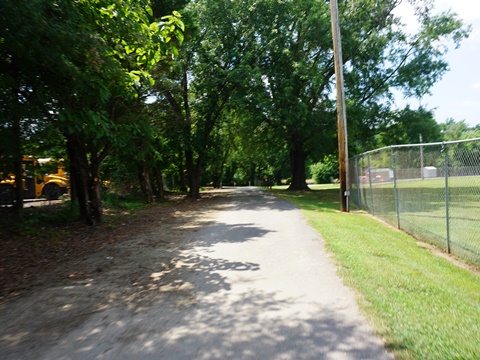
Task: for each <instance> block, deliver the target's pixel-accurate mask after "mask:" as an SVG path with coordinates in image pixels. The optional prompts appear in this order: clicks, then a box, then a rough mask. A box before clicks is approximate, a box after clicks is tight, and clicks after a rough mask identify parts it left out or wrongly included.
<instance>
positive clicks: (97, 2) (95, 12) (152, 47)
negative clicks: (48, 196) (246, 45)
mask: <svg viewBox="0 0 480 360" xmlns="http://www.w3.org/2000/svg"><path fill="white" fill-rule="evenodd" d="M149 4H150V2H149V1H147V0H144V1H133V0H116V1H113V2H112V1H103V0H80V1H76V2H71V1H66V0H57V1H53V2H52V1H46V0H34V1H31V2H25V4H23V5H25V6H19V5H18V2H17V3H15V4H13V2H12V1H9V0H6V1H5V2H2V8H1V10H4V11H0V12H1V13H2V15H3V16H4V17H5V19H6V21H7V22H6V24H7V25H6V28H5V29H2V30H3V33H1V34H0V37H1V38H2V41H1V43H0V46H1V52H2V54H4V55H5V57H4V59H3V62H4V64H2V65H5V67H6V68H7V72H6V75H5V76H4V77H2V95H5V94H8V93H10V94H15V96H17V97H18V96H22V98H21V99H20V100H19V101H17V103H19V104H37V103H38V104H40V105H41V106H40V108H41V109H42V111H43V113H45V114H49V115H51V116H50V118H51V121H54V122H55V123H56V125H57V126H58V127H59V128H60V129H62V131H63V133H64V136H65V137H66V139H67V149H68V154H69V157H70V163H71V167H72V169H71V180H72V191H74V193H75V194H76V195H77V200H78V204H79V207H80V214H81V217H82V219H83V220H84V221H85V222H87V223H89V224H96V223H99V222H100V221H101V213H102V209H101V198H100V191H99V190H100V186H99V185H100V182H99V169H100V164H101V162H102V161H103V159H104V158H105V156H106V155H107V153H108V150H109V148H110V147H111V144H112V143H113V142H114V141H115V140H117V136H118V135H119V134H121V133H119V132H117V130H118V129H119V128H124V127H128V126H130V124H128V123H127V122H122V119H125V117H124V115H125V114H126V113H128V111H129V106H128V105H129V104H130V103H131V102H135V101H136V100H135V99H136V98H137V97H138V92H139V90H140V89H141V87H142V86H150V85H151V83H152V80H151V78H150V75H149V70H150V69H151V67H152V66H153V65H155V63H157V62H158V61H159V60H160V59H161V57H162V56H163V55H164V54H165V53H166V52H167V50H168V48H167V43H168V42H169V41H170V40H171V39H173V38H177V39H180V40H181V38H182V33H181V28H182V26H183V25H182V23H181V22H180V21H179V19H178V18H177V17H176V16H168V17H166V18H164V19H163V21H158V20H155V19H154V18H153V12H152V10H151V8H150V6H149ZM32 10H34V11H32ZM30 15H33V16H31V17H29V16H30ZM16 32H18V33H19V35H21V36H19V37H17V38H15V34H16ZM16 74H22V76H17V75H16ZM12 78H15V79H21V82H19V81H12ZM22 93H24V94H25V96H23V95H21V94H22ZM5 96H6V95H5ZM3 109H6V111H7V110H9V109H7V108H3ZM9 114H10V115H11V116H16V117H18V115H17V112H16V110H12V111H9ZM12 124H14V125H15V122H12ZM123 133H124V134H125V133H126V132H123ZM18 178H19V179H21V177H18ZM20 181H21V180H20Z"/></svg>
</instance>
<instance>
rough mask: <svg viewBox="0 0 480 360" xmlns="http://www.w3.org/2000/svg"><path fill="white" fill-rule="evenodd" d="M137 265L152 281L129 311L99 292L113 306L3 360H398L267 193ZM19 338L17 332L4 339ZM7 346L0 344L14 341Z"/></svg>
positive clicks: (236, 193)
mask: <svg viewBox="0 0 480 360" xmlns="http://www.w3.org/2000/svg"><path fill="white" fill-rule="evenodd" d="M157 235H158V234H157ZM150 236H152V234H151V235H150ZM135 241H137V242H138V241H139V240H138V239H137V240H135ZM142 241H143V242H145V239H143V240H142ZM130 250H131V248H130ZM130 252H131V251H130ZM140 252H141V251H140ZM166 252H167V253H168V254H166ZM139 255H141V256H142V257H143V258H144V259H145V261H144V265H143V266H141V267H140V271H143V272H144V277H148V278H149V279H150V282H149V284H148V286H147V285H145V286H144V287H142V292H132V293H129V294H125V293H123V295H122V296H121V298H122V301H118V298H120V297H115V296H112V291H109V292H108V293H100V294H99V293H98V292H96V293H95V292H93V293H91V294H90V298H92V297H93V298H95V297H97V298H98V299H102V300H103V302H104V303H105V299H104V296H109V297H110V298H109V300H108V301H107V303H108V304H109V306H104V307H100V308H97V309H95V311H92V312H90V313H89V315H88V316H86V317H85V318H82V321H78V324H76V325H75V326H73V327H72V326H70V327H68V331H65V332H61V333H58V334H57V337H56V338H55V339H53V340H52V339H50V341H47V342H46V343H45V344H43V345H42V346H40V345H38V347H30V349H29V350H25V349H24V350H23V352H22V351H20V350H18V349H17V351H13V350H14V349H12V347H10V348H9V351H10V352H9V353H5V354H3V355H2V351H3V350H0V357H2V358H4V359H5V358H7V359H15V358H19V359H20V358H21V359H25V358H32V359H168V360H171V359H292V360H293V359H295V360H298V359H355V360H356V359H376V360H377V359H393V357H392V356H391V355H390V354H388V353H387V352H386V351H385V349H384V347H383V345H382V343H381V341H380V340H379V339H377V338H376V337H375V336H374V335H373V334H372V331H371V329H370V327H369V326H368V325H367V322H366V321H365V319H364V318H363V317H362V316H361V315H360V314H359V311H358V308H357V306H356V304H355V301H354V295H353V293H352V292H351V291H350V290H349V289H347V288H346V287H345V286H343V285H342V282H341V280H340V279H339V278H338V276H337V275H336V273H335V269H334V266H333V264H332V262H331V261H330V259H329V258H328V256H327V255H326V253H325V251H324V248H323V244H322V239H321V237H320V236H319V235H318V234H317V233H316V232H315V231H314V230H313V229H312V228H311V227H310V226H308V225H307V223H306V221H305V219H304V218H303V217H302V215H301V213H300V210H298V209H297V208H296V207H295V206H293V205H292V204H290V203H288V202H287V201H284V200H282V199H278V198H276V197H273V196H270V195H268V194H267V193H265V192H263V191H261V190H258V189H255V188H238V189H235V190H233V191H232V192H231V193H230V195H229V201H228V202H227V203H226V204H225V205H224V206H223V208H222V209H221V210H220V211H218V212H216V213H215V214H214V218H213V219H212V221H210V222H209V223H208V224H204V225H203V226H202V227H201V229H200V230H198V231H196V232H191V233H190V234H189V235H188V236H187V238H186V239H185V240H184V241H182V243H181V246H177V247H172V248H171V249H167V250H165V249H164V248H163V249H160V248H158V247H153V246H150V247H148V249H146V250H144V252H143V253H141V254H140V253H137V254H136V256H137V258H138V256H139ZM166 255H169V256H170V257H169V258H170V260H171V261H169V262H168V261H166V260H165V259H166ZM122 259H123V260H122ZM120 261H122V262H121V263H120ZM129 263H130V265H129ZM129 266H131V267H133V266H136V269H135V271H136V272H137V275H138V271H139V269H138V264H137V263H135V262H132V261H131V259H130V260H129V257H128V256H125V257H124V258H121V257H120V258H119V259H118V260H117V263H116V264H115V266H112V268H110V269H109V271H111V272H114V273H116V274H118V273H121V270H122V269H123V270H122V271H124V273H125V274H126V273H128V271H129V270H128V267H129ZM107 279H108V277H107V278H106V279H105V280H104V281H107ZM98 281H102V280H101V279H99V280H97V282H98ZM117 281H118V284H117V285H116V286H117V287H118V286H121V282H120V281H121V279H117ZM93 286H98V284H97V285H95V284H93ZM112 286H113V285H112ZM90 287H91V286H90ZM99 288H101V287H99ZM72 291H73V290H72ZM82 291H91V290H90V289H86V290H82ZM140 293H142V294H143V295H142V296H140V295H139V294H140ZM82 294H83V292H82ZM127 297H129V299H130V300H129V301H126V300H125V298H127ZM65 301H66V302H67V301H68V299H65ZM59 305H60V304H58V303H56V304H54V305H52V306H57V309H58V308H59ZM52 310H54V309H52ZM38 316H39V317H42V314H38ZM1 320H2V317H0V321H1ZM39 321H41V319H40V320H39ZM12 326H13V325H12ZM18 326H21V325H18ZM7 330H8V329H7ZM19 333H21V329H20V328H12V329H11V330H10V333H9V334H7V335H9V336H10V337H14V336H15V334H19ZM0 336H1V337H0V345H2V340H3V341H5V339H7V337H6V336H5V332H4V333H0ZM22 341H23V342H19V344H23V346H25V345H26V344H28V342H25V339H23V340H22ZM37 343H38V339H37ZM10 345H11V343H10ZM16 356H19V357H16Z"/></svg>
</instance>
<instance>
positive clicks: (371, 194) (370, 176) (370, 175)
mask: <svg viewBox="0 0 480 360" xmlns="http://www.w3.org/2000/svg"><path fill="white" fill-rule="evenodd" d="M371 172H372V168H371V167H370V153H369V154H368V183H369V185H370V203H371V204H372V215H375V206H374V204H373V188H372V173H371Z"/></svg>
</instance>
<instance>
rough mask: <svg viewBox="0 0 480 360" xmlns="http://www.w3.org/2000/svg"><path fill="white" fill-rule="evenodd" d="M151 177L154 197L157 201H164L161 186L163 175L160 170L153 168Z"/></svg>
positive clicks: (163, 192) (162, 187)
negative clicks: (153, 184)
mask: <svg viewBox="0 0 480 360" xmlns="http://www.w3.org/2000/svg"><path fill="white" fill-rule="evenodd" d="M153 179H154V183H155V186H154V189H155V197H156V200H157V202H163V201H165V191H164V190H163V189H164V186H163V175H162V172H161V171H158V170H157V169H154V170H153Z"/></svg>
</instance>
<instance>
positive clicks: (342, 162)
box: [330, 0, 350, 212]
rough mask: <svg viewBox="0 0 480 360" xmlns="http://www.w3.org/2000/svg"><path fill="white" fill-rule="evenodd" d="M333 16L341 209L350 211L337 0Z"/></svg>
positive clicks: (345, 115)
mask: <svg viewBox="0 0 480 360" xmlns="http://www.w3.org/2000/svg"><path fill="white" fill-rule="evenodd" d="M330 12H331V16H332V35H333V54H334V60H335V78H336V82H337V127H338V165H339V178H340V204H341V207H340V210H341V211H342V212H348V211H349V207H348V205H349V201H348V199H349V196H350V191H349V184H348V136H347V113H346V110H345V91H344V88H343V59H342V41H341V38H340V25H339V21H338V3H337V0H330Z"/></svg>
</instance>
